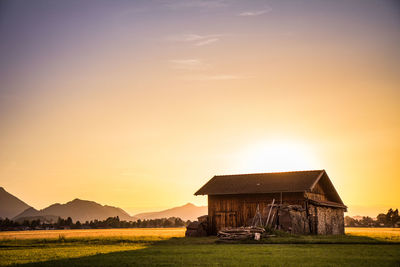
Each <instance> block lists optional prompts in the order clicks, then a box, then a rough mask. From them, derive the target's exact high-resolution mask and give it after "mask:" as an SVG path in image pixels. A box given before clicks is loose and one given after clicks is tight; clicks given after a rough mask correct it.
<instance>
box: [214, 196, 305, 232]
mask: <svg viewBox="0 0 400 267" xmlns="http://www.w3.org/2000/svg"><path fill="white" fill-rule="evenodd" d="M273 199H275V203H280V202H281V194H280V193H273V194H248V195H209V196H208V216H209V225H210V231H211V233H212V234H216V233H217V231H218V230H220V229H222V228H224V227H239V226H246V225H249V224H250V223H251V219H252V218H253V217H254V215H255V214H256V210H257V205H258V206H259V209H260V212H261V213H262V214H263V215H264V216H266V215H267V212H268V211H269V209H268V208H267V205H268V204H271V202H272V200H273ZM282 203H283V204H291V205H303V204H304V193H302V192H300V193H282Z"/></svg>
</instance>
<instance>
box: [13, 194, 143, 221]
mask: <svg viewBox="0 0 400 267" xmlns="http://www.w3.org/2000/svg"><path fill="white" fill-rule="evenodd" d="M40 216H42V217H43V216H47V217H49V216H56V217H61V218H64V219H65V218H68V217H71V218H72V220H73V221H80V222H85V221H91V220H96V219H97V220H105V219H107V218H108V217H116V216H118V217H119V218H120V220H124V221H135V220H136V218H135V217H132V216H130V215H129V214H128V213H126V212H125V211H124V210H122V209H120V208H117V207H112V206H107V205H104V206H103V205H100V204H98V203H96V202H94V201H88V200H81V199H74V200H72V201H70V202H67V203H65V204H59V203H57V204H53V205H51V206H49V207H47V208H45V209H42V210H36V209H34V208H29V209H27V210H25V211H23V212H22V213H20V214H18V215H17V216H15V217H14V218H13V219H14V220H18V221H19V220H21V219H22V218H25V219H26V218H28V219H30V218H29V217H40Z"/></svg>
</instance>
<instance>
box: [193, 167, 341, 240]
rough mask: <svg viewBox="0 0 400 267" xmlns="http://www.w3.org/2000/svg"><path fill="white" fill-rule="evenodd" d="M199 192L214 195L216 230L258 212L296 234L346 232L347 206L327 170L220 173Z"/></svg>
mask: <svg viewBox="0 0 400 267" xmlns="http://www.w3.org/2000/svg"><path fill="white" fill-rule="evenodd" d="M195 195H208V232H209V233H210V234H216V233H217V231H219V230H221V229H222V228H225V227H240V226H249V225H252V224H254V219H255V218H256V217H257V216H258V217H260V218H257V219H258V220H259V221H260V222H261V223H262V224H263V225H265V224H268V225H269V226H271V227H275V228H277V229H281V230H285V231H288V232H291V233H295V234H321V235H324V234H344V212H345V211H347V207H346V206H345V205H344V204H343V201H342V200H341V199H340V196H339V194H338V193H337V191H336V189H335V187H334V186H333V184H332V182H331V180H330V179H329V177H328V174H327V173H326V171H325V170H312V171H295V172H275V173H255V174H239V175H218V176H214V177H213V178H212V179H211V180H210V181H208V182H207V183H206V184H205V185H204V186H203V187H202V188H200V189H199V190H198V191H197V192H196V193H195ZM256 215H257V216H256ZM267 220H268V221H267Z"/></svg>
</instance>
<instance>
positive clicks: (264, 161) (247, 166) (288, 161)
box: [235, 140, 321, 173]
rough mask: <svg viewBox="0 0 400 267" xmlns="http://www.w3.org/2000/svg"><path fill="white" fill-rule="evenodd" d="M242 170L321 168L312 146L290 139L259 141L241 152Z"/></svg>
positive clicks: (239, 159) (271, 170)
mask: <svg viewBox="0 0 400 267" xmlns="http://www.w3.org/2000/svg"><path fill="white" fill-rule="evenodd" d="M237 158H238V162H237V165H236V167H235V168H240V172H243V173H252V172H275V171H295V170H311V169H320V168H321V165H320V163H319V161H318V159H317V156H316V153H315V152H314V151H313V150H312V148H311V146H309V145H306V144H304V143H301V142H295V141H290V140H274V141H268V142H259V143H257V144H253V145H250V146H248V147H246V148H245V149H244V150H243V151H242V152H240V153H239V156H238V157H237Z"/></svg>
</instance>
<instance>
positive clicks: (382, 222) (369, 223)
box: [344, 209, 400, 227]
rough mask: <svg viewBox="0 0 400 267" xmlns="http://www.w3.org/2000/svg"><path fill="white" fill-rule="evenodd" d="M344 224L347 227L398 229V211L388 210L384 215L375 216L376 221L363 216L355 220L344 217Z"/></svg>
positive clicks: (399, 225) (399, 222)
mask: <svg viewBox="0 0 400 267" xmlns="http://www.w3.org/2000/svg"><path fill="white" fill-rule="evenodd" d="M344 224H345V226H348V227H400V216H399V210H398V209H395V210H393V209H389V210H388V212H387V213H386V214H385V213H380V214H379V215H378V216H376V219H373V218H371V217H368V216H364V217H362V218H361V219H359V220H357V219H354V218H351V217H349V216H346V217H345V218H344Z"/></svg>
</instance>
